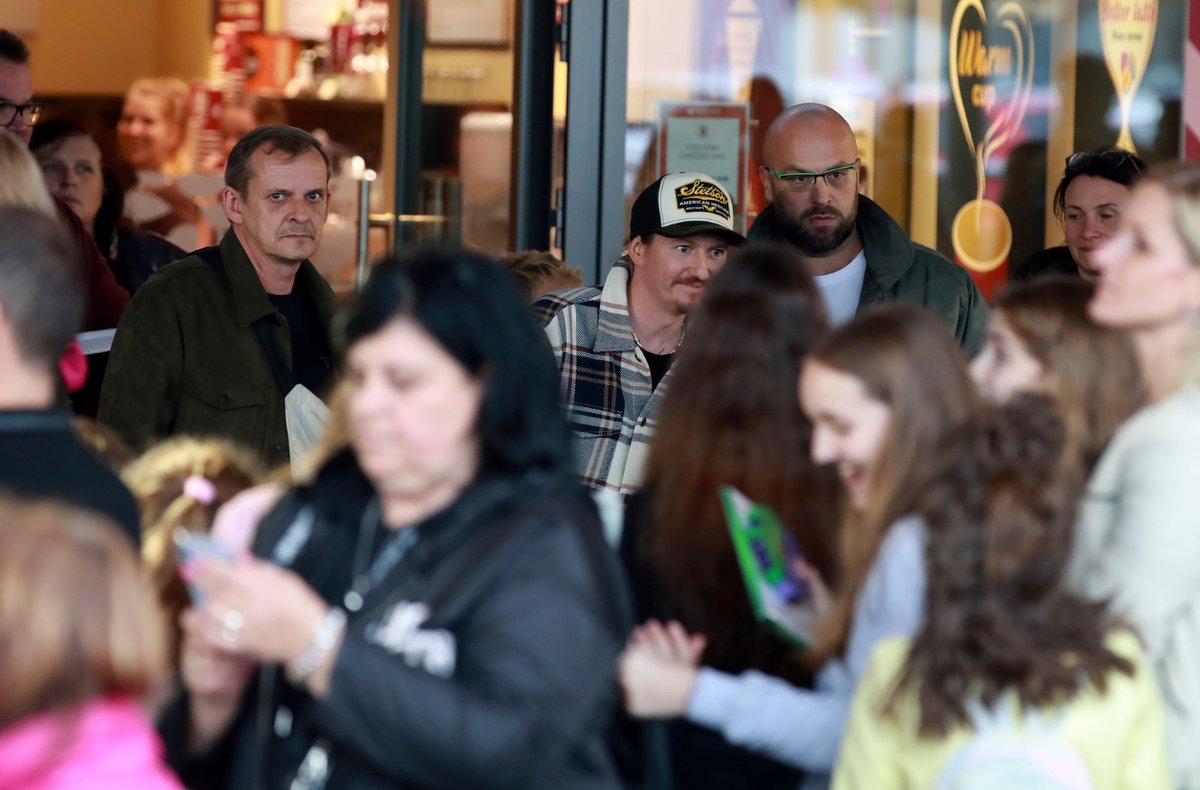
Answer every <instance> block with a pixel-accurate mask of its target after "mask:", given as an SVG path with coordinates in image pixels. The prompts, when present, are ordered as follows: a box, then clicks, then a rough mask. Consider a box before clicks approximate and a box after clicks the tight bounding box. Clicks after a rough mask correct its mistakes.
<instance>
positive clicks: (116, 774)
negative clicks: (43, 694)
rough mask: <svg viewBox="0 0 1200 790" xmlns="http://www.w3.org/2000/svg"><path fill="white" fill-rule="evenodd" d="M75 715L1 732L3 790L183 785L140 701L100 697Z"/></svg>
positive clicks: (170, 788)
mask: <svg viewBox="0 0 1200 790" xmlns="http://www.w3.org/2000/svg"><path fill="white" fill-rule="evenodd" d="M77 715H78V718H77V719H76V716H75V715H74V714H71V713H66V714H64V713H62V712H55V713H45V714H41V715H38V716H32V717H30V718H27V719H25V720H23V721H21V722H19V723H18V724H15V725H13V726H12V727H9V728H8V729H6V730H4V731H3V732H0V790H85V788H86V789H87V790H104V789H106V788H117V789H118V790H182V788H183V785H181V784H180V783H179V780H178V779H176V778H175V776H174V774H172V773H171V772H170V770H169V769H168V768H167V767H166V766H165V765H164V764H163V761H162V744H161V743H159V740H158V735H157V733H155V732H154V728H153V727H151V726H150V722H149V720H148V719H147V717H146V714H145V712H144V711H143V710H142V709H141V707H140V706H139V705H138V704H137V703H136V702H134V701H133V700H130V699H124V698H107V699H99V700H96V701H95V702H90V703H88V704H87V705H85V706H84V707H83V709H82V710H80V711H79V712H78V714H77ZM62 736H66V738H67V740H66V741H65V742H64V743H59V738H60V737H62Z"/></svg>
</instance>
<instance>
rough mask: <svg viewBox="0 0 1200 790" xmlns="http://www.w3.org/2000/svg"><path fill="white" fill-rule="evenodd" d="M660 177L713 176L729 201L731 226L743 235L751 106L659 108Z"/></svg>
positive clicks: (688, 104) (669, 104)
mask: <svg viewBox="0 0 1200 790" xmlns="http://www.w3.org/2000/svg"><path fill="white" fill-rule="evenodd" d="M659 117H660V121H659V126H658V128H659V141H658V151H659V171H660V173H664V174H665V173H675V172H678V171H680V170H694V171H698V172H701V173H704V174H706V175H709V176H712V177H713V178H715V179H716V180H717V181H719V182H721V185H722V186H724V187H725V188H726V189H728V190H729V194H730V195H731V196H732V197H733V205H734V225H735V227H736V228H737V229H738V230H739V231H741V232H743V233H744V232H745V230H746V201H745V196H746V166H747V161H748V160H747V152H748V151H749V137H748V132H749V128H750V105H748V104H732V103H727V102H685V103H680V102H664V103H663V104H662V105H661V109H660V111H659Z"/></svg>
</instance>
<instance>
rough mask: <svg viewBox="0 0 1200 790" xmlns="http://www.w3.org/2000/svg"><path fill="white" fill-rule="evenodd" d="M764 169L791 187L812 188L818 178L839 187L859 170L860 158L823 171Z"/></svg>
mask: <svg viewBox="0 0 1200 790" xmlns="http://www.w3.org/2000/svg"><path fill="white" fill-rule="evenodd" d="M763 169H764V170H766V171H767V172H768V173H770V174H771V175H772V176H774V177H775V178H777V179H779V180H780V181H782V182H783V183H784V184H786V185H787V186H788V187H789V188H791V189H812V188H813V187H814V186H815V185H816V183H817V179H818V178H820V179H823V180H824V181H825V186H827V187H833V188H837V187H840V186H844V185H845V184H848V183H849V182H850V175H851V172H852V171H857V170H858V160H857V159H855V160H854V161H853V162H851V163H850V164H848V165H839V166H838V167H831V168H830V169H828V170H826V171H825V172H823V173H805V172H796V173H780V172H779V171H778V170H773V169H771V168H769V167H764V168H763Z"/></svg>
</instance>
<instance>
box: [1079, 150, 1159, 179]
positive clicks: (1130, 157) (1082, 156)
mask: <svg viewBox="0 0 1200 790" xmlns="http://www.w3.org/2000/svg"><path fill="white" fill-rule="evenodd" d="M1093 162H1100V163H1101V164H1104V165H1106V166H1108V167H1111V168H1113V169H1116V170H1121V169H1124V168H1125V167H1127V166H1132V167H1133V170H1134V172H1137V173H1141V172H1142V167H1143V165H1142V160H1141V159H1139V158H1138V157H1137V156H1136V155H1135V154H1133V153H1132V152H1130V151H1123V150H1121V149H1120V148H1110V149H1108V150H1107V151H1079V152H1078V153H1074V154H1071V155H1070V156H1068V157H1067V172H1068V173H1070V172H1072V171H1079V170H1086V169H1087V168H1088V166H1089V165H1091V164H1092V163H1093Z"/></svg>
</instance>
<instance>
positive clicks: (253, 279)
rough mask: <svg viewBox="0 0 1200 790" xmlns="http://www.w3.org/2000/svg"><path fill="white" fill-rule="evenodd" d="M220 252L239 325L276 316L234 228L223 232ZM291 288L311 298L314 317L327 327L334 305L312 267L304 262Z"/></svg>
mask: <svg viewBox="0 0 1200 790" xmlns="http://www.w3.org/2000/svg"><path fill="white" fill-rule="evenodd" d="M220 249H221V265H222V266H224V267H225V274H226V275H227V276H228V277H229V285H230V288H231V290H232V291H233V308H234V312H235V313H236V315H237V321H238V324H239V325H240V326H250V325H251V324H253V323H254V322H255V321H258V320H259V319H262V318H264V317H266V316H269V315H275V313H276V311H275V305H274V304H272V303H271V299H270V298H269V297H268V296H267V289H265V288H263V285H262V281H261V280H259V279H258V272H257V271H256V270H255V269H254V264H253V263H251V262H250V256H249V255H247V254H246V251H245V249H243V248H242V243H241V241H239V240H238V237H237V234H236V233H234V232H233V228H230V229H229V230H228V231H226V232H225V235H224V236H223V237H222V238H221V244H220ZM293 288H302V289H303V290H305V291H307V292H308V293H309V294H311V295H312V299H313V304H314V305H315V306H316V309H317V314H318V315H319V316H320V317H321V320H322V322H323V323H324V325H325V326H328V325H329V320H330V319H331V318H332V316H333V313H334V310H335V309H336V307H337V301H336V300H335V299H334V297H333V292H332V291H331V290H330V288H329V285H328V284H327V283H326V282H325V279H324V278H323V277H321V274H320V272H318V271H317V269H316V267H315V266H313V265H312V263H310V262H309V261H307V260H306V261H302V262H301V263H300V270H299V271H298V272H297V273H296V284H295V286H293Z"/></svg>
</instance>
